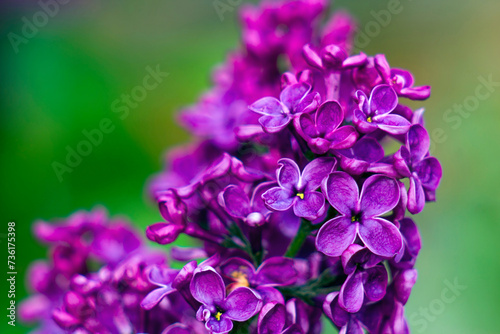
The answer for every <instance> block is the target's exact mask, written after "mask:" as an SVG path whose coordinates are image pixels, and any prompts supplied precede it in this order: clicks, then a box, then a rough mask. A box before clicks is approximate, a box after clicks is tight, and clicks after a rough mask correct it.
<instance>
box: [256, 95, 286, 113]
mask: <svg viewBox="0 0 500 334" xmlns="http://www.w3.org/2000/svg"><path fill="white" fill-rule="evenodd" d="M248 108H249V109H250V110H252V111H253V112H256V113H258V114H261V115H264V116H279V115H282V114H284V113H286V111H288V110H287V109H286V107H285V106H284V105H283V104H282V103H281V102H280V101H279V100H278V99H276V98H274V97H264V98H262V99H260V100H258V101H256V102H255V103H253V104H252V105H251V106H249V107H248Z"/></svg>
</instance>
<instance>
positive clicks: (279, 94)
mask: <svg viewBox="0 0 500 334" xmlns="http://www.w3.org/2000/svg"><path fill="white" fill-rule="evenodd" d="M326 7H327V6H326V1H324V0H290V1H284V0H283V1H274V2H266V3H264V4H263V5H261V6H259V7H244V8H243V9H242V11H241V19H242V23H243V38H242V48H241V49H240V50H237V51H235V52H233V53H232V54H231V55H230V56H229V58H228V60H227V61H226V63H225V64H223V65H222V66H220V67H219V68H218V69H217V70H216V71H215V72H214V76H213V81H214V88H212V89H211V90H210V91H209V92H207V93H206V94H205V95H203V96H202V98H201V100H200V101H199V102H198V103H197V104H196V105H194V106H191V107H189V108H187V109H186V110H184V111H182V112H181V114H180V122H181V123H182V124H183V125H184V126H185V127H186V128H187V129H188V130H189V131H191V132H192V133H193V134H194V135H195V139H194V140H193V142H192V143H190V144H189V145H186V146H183V147H180V148H177V149H174V150H172V151H171V152H170V153H169V154H168V156H167V161H166V168H165V169H164V171H162V172H161V173H160V174H158V175H157V176H156V177H155V178H154V179H153V180H152V182H150V185H149V191H150V194H151V196H152V198H153V199H154V200H155V201H156V202H157V203H158V205H159V209H160V213H161V216H162V217H163V221H162V222H159V223H156V224H153V225H150V226H149V227H148V228H147V230H146V236H147V238H148V239H150V240H151V241H154V242H156V243H158V244H161V245H166V244H172V243H173V242H175V241H176V239H177V238H178V236H179V235H181V234H185V235H188V236H191V237H193V238H195V239H197V240H199V241H200V244H199V246H198V247H195V248H179V247H173V248H172V249H171V250H170V257H171V258H173V259H174V260H177V261H182V262H184V263H186V264H185V265H184V266H183V267H182V268H181V269H172V268H170V267H169V266H168V264H167V262H166V260H165V259H164V257H162V256H161V255H158V254H157V253H156V252H152V251H151V250H147V249H146V248H145V247H144V246H143V245H142V243H141V241H140V239H139V238H137V237H136V236H135V234H134V233H133V232H132V231H131V229H130V228H129V227H128V226H126V225H124V224H123V223H122V222H108V221H107V219H106V218H105V217H103V216H102V214H101V213H99V212H92V213H90V214H83V213H79V214H76V215H75V216H72V217H71V218H70V219H68V221H67V222H65V223H64V224H62V225H56V226H53V225H49V224H45V223H41V224H38V225H36V228H35V231H36V234H37V236H38V237H39V239H41V240H43V241H46V242H48V243H49V244H50V245H51V250H52V251H51V262H50V263H44V264H36V265H34V269H33V270H34V274H33V275H31V277H34V280H33V281H32V282H31V285H32V287H33V289H34V290H35V291H36V292H37V294H35V295H34V296H32V297H31V298H30V299H29V300H28V301H27V302H26V303H25V304H24V306H23V312H22V313H23V315H24V318H25V319H41V321H42V327H41V330H40V333H58V332H61V333H62V332H65V331H66V332H71V333H149V334H154V333H164V334H167V333H168V334H172V333H228V332H231V333H258V334H261V333H262V334H263V333H303V334H306V333H310V334H313V333H320V332H321V329H322V327H321V326H322V322H321V321H320V319H321V317H322V316H326V317H327V318H328V319H329V320H330V321H331V322H332V323H333V324H334V325H335V326H336V327H337V328H338V329H339V330H340V332H341V333H351V334H362V333H365V332H369V333H373V334H379V333H384V334H385V333H389V334H390V333H394V334H404V333H409V329H408V325H407V323H406V320H405V317H404V305H405V304H406V302H407V300H408V298H409V295H410V292H411V289H412V287H413V285H414V284H415V282H416V279H417V272H416V270H415V269H414V265H415V261H416V258H417V255H418V253H419V250H420V247H421V242H420V236H419V232H418V229H417V226H416V224H415V223H414V221H413V220H412V219H411V218H409V217H406V212H407V211H408V212H410V213H411V214H417V213H419V212H421V211H422V209H423V207H424V205H425V203H426V202H430V201H435V199H436V189H437V188H438V185H439V182H440V179H441V175H442V171H441V166H440V164H439V162H438V160H437V159H436V158H434V157H431V156H429V146H430V140H429V135H428V133H427V131H426V129H425V127H424V122H423V109H418V110H415V111H413V110H412V109H411V108H410V107H408V106H406V105H404V104H403V103H404V100H402V99H403V98H406V99H411V100H425V99H427V98H428V97H429V95H430V87H428V86H421V87H415V86H414V80H413V77H412V75H411V73H410V72H408V71H405V70H401V69H396V68H391V67H390V65H389V64H388V62H387V60H386V57H385V56H384V55H376V56H373V57H371V56H367V55H365V54H364V53H360V54H355V55H351V54H350V52H351V50H352V47H353V46H352V37H353V34H354V32H355V25H354V22H353V21H352V19H351V18H350V17H349V16H348V15H347V14H345V13H337V14H335V15H334V16H333V17H332V18H331V19H330V20H329V21H327V23H326V24H325V25H323V26H321V25H320V18H321V15H322V14H323V13H325V11H326V10H327V8H326ZM391 143H399V145H400V149H399V150H397V152H395V153H392V154H386V152H385V150H384V146H386V145H387V144H391ZM201 259H203V261H202V262H200V263H198V262H197V260H201ZM94 262H97V266H96V264H95V263H94ZM92 264H94V266H96V268H97V270H95V271H92V270H91V269H92V268H93V266H92ZM39 305H43V306H39ZM47 312H50V314H49V315H47V314H46V313H47Z"/></svg>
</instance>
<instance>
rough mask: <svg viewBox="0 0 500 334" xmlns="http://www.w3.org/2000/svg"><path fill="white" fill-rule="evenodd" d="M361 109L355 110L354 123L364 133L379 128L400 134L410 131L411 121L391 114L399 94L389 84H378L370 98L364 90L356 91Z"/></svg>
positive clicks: (393, 133)
mask: <svg viewBox="0 0 500 334" xmlns="http://www.w3.org/2000/svg"><path fill="white" fill-rule="evenodd" d="M356 95H357V98H358V101H359V109H356V110H354V119H353V120H354V124H355V125H356V128H357V129H358V130H359V131H360V132H362V133H370V132H373V131H375V130H377V129H380V130H382V131H385V132H387V133H390V134H392V135H399V134H403V133H406V132H408V129H409V128H410V125H411V124H410V122H409V121H408V120H407V119H406V118H404V117H402V116H399V115H396V114H391V112H392V111H393V110H394V109H395V108H396V106H397V105H398V96H397V94H396V92H395V91H394V89H392V87H391V86H389V85H378V86H375V88H373V89H372V91H371V94H370V98H368V97H367V96H366V95H365V93H363V91H361V90H358V91H357V92H356Z"/></svg>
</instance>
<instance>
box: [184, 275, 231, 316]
mask: <svg viewBox="0 0 500 334" xmlns="http://www.w3.org/2000/svg"><path fill="white" fill-rule="evenodd" d="M189 288H190V290H191V294H192V295H193V297H194V299H196V300H197V301H199V302H200V303H202V304H203V305H207V306H211V305H215V304H220V303H222V301H223V300H224V297H225V296H226V287H225V285H224V281H223V280H222V277H220V275H219V274H218V273H217V272H216V271H215V269H214V268H212V267H204V268H201V269H200V268H198V269H196V271H195V273H194V275H193V279H192V281H191V284H190V287H189Z"/></svg>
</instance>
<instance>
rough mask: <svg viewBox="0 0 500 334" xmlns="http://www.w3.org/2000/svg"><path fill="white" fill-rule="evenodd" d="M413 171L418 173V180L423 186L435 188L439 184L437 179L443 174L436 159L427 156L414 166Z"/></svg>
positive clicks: (439, 179)
mask: <svg viewBox="0 0 500 334" xmlns="http://www.w3.org/2000/svg"><path fill="white" fill-rule="evenodd" d="M415 172H416V173H417V175H418V178H419V180H420V182H421V183H422V186H423V187H424V188H427V189H430V190H436V189H437V187H438V186H439V181H441V177H442V176H443V170H442V169H441V164H440V163H439V161H438V159H436V158H434V157H427V158H425V159H423V160H422V161H421V162H420V163H419V164H418V165H417V166H416V167H415Z"/></svg>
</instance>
